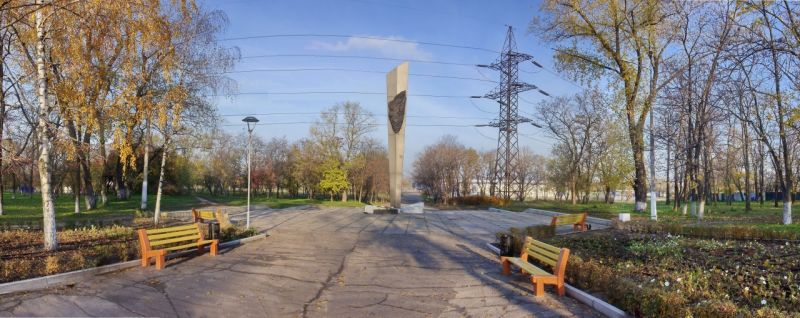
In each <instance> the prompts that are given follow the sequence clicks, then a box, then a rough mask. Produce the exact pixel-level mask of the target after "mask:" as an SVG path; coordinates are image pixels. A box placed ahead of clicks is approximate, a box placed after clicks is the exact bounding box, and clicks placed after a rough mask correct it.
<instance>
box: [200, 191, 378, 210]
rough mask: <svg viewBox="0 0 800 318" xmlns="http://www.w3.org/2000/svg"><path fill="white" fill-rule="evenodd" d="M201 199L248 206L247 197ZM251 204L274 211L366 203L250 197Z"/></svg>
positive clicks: (203, 195)
mask: <svg viewBox="0 0 800 318" xmlns="http://www.w3.org/2000/svg"><path fill="white" fill-rule="evenodd" d="M198 196H199V197H201V198H204V199H206V200H209V201H213V202H216V203H219V204H226V205H246V204H247V195H229V196H226V195H214V196H211V195H208V194H202V195H198ZM250 204H253V205H265V206H268V207H270V208H273V209H281V208H288V207H294V206H301V205H309V204H313V205H322V206H330V207H363V206H364V203H362V202H359V201H355V200H351V201H347V202H342V201H341V200H333V201H330V200H317V199H307V198H269V197H266V196H251V197H250Z"/></svg>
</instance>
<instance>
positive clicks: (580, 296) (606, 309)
mask: <svg viewBox="0 0 800 318" xmlns="http://www.w3.org/2000/svg"><path fill="white" fill-rule="evenodd" d="M486 247H487V248H488V249H489V250H490V251H492V252H495V253H497V254H498V255H499V254H500V249H499V248H497V247H496V246H494V245H492V243H490V242H487V243H486ZM564 287H566V289H567V295H568V296H570V297H572V298H574V299H575V300H577V301H579V302H581V303H583V304H584V305H587V306H589V307H592V309H594V310H597V311H598V312H600V313H601V314H603V315H606V317H609V318H626V317H630V316H628V314H626V313H625V312H624V311H622V310H621V309H619V308H617V307H614V305H611V304H609V303H607V302H605V301H603V300H602V299H600V298H597V297H594V296H592V295H590V294H589V293H586V292H584V291H582V290H580V289H577V288H575V287H572V285H570V284H566V283H565V284H564Z"/></svg>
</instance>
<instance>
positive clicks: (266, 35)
mask: <svg viewBox="0 0 800 318" xmlns="http://www.w3.org/2000/svg"><path fill="white" fill-rule="evenodd" d="M308 37H315V38H346V39H364V40H377V41H388V42H397V43H411V44H420V45H430V46H439V47H449V48H456V49H467V50H475V51H483V52H490V53H500V52H498V51H495V50H491V49H487V48H482V47H476V46H469V45H459V44H449V43H438V42H428V41H413V40H405V39H396V38H385V37H379V36H367V35H345V34H315V33H305V34H264V35H251V36H241V37H232V38H222V39H219V40H217V42H225V41H241V40H254V39H271V38H308Z"/></svg>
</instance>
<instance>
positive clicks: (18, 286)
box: [0, 234, 267, 295]
mask: <svg viewBox="0 0 800 318" xmlns="http://www.w3.org/2000/svg"><path fill="white" fill-rule="evenodd" d="M265 237H267V235H265V234H258V235H254V236H251V237H247V238H243V239H238V240H233V241H228V242H224V243H220V244H219V247H220V248H226V247H232V246H238V245H242V244H246V243H249V242H252V241H255V240H258V239H262V238H265ZM192 252H194V251H193V250H192V251H184V252H180V253H175V254H172V255H168V256H167V257H168V258H173V257H179V256H183V255H185V254H188V253H192ZM139 263H140V260H139V259H135V260H132V261H127V262H122V263H115V264H110V265H104V266H98V267H93V268H87V269H82V270H77V271H73V272H66V273H61V274H55V275H50V276H42V277H36V278H30V279H26V280H20V281H16V282H10V283H4V284H0V295H4V294H10V293H16V292H25V291H33V290H38V289H47V288H52V287H57V286H63V285H69V284H75V283H78V282H80V281H82V280H84V279H87V278H89V277H93V276H97V275H102V274H106V273H110V272H116V271H120V270H123V269H128V268H131V267H136V266H139Z"/></svg>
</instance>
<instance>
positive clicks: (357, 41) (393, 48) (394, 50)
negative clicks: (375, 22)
mask: <svg viewBox="0 0 800 318" xmlns="http://www.w3.org/2000/svg"><path fill="white" fill-rule="evenodd" d="M394 40H402V41H407V40H406V39H404V38H402V37H398V36H388V37H379V36H358V37H350V38H347V40H346V41H336V42H325V41H313V42H311V48H312V49H315V50H323V51H331V52H374V53H378V54H380V56H381V57H390V58H407V59H417V60H430V58H431V57H432V56H433V54H431V53H430V52H427V51H425V50H423V49H421V48H419V44H417V43H411V42H398V41H394Z"/></svg>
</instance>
